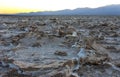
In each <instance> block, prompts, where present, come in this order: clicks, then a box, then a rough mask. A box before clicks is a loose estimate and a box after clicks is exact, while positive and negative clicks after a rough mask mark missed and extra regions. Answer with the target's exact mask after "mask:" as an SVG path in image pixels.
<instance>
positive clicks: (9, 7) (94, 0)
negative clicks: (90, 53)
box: [0, 0, 120, 14]
mask: <svg viewBox="0 0 120 77" xmlns="http://www.w3.org/2000/svg"><path fill="white" fill-rule="evenodd" d="M111 4H120V0H0V14H14V13H26V12H37V11H56V10H63V9H71V10H72V9H75V8H83V7H90V8H97V7H101V6H106V5H111Z"/></svg>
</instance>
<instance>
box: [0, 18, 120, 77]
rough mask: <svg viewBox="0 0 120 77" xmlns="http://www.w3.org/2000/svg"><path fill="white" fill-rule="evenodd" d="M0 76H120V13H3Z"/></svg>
mask: <svg viewBox="0 0 120 77" xmlns="http://www.w3.org/2000/svg"><path fill="white" fill-rule="evenodd" d="M0 77H120V16H0Z"/></svg>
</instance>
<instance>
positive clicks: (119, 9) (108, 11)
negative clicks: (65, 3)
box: [17, 4, 120, 15]
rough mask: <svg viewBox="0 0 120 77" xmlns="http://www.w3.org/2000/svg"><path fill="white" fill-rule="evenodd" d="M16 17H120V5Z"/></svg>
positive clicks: (33, 13)
mask: <svg viewBox="0 0 120 77" xmlns="http://www.w3.org/2000/svg"><path fill="white" fill-rule="evenodd" d="M17 15H120V4H118V5H108V6H103V7H99V8H77V9H74V10H69V9H66V10H59V11H44V12H30V13H19V14H17Z"/></svg>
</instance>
